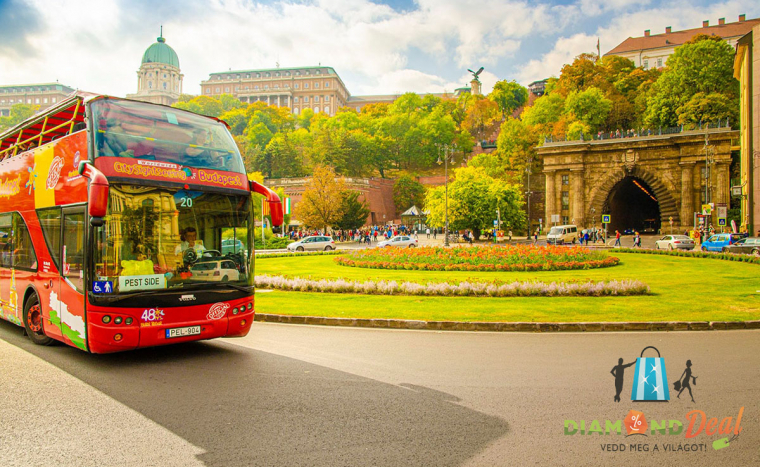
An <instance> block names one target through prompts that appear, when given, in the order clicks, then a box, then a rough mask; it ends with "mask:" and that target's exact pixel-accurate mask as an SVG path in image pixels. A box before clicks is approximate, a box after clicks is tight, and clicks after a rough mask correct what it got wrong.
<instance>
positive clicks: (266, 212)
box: [261, 200, 271, 216]
mask: <svg viewBox="0 0 760 467" xmlns="http://www.w3.org/2000/svg"><path fill="white" fill-rule="evenodd" d="M261 204H262V206H263V208H262V209H263V212H264V215H265V216H269V215H271V211H270V209H269V201H267V200H262V201H261Z"/></svg>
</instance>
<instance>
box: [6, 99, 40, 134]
mask: <svg viewBox="0 0 760 467" xmlns="http://www.w3.org/2000/svg"><path fill="white" fill-rule="evenodd" d="M39 110H40V106H39V105H27V104H13V105H12V106H11V113H10V115H8V116H7V117H0V132H2V131H5V130H7V129H9V128H12V127H14V126H16V125H18V124H19V123H21V122H23V121H24V120H26V119H27V118H29V117H31V116H32V115H34V114H35V113H37V111H39Z"/></svg>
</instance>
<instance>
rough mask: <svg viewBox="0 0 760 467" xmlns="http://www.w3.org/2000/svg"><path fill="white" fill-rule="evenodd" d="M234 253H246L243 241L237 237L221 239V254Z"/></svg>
mask: <svg viewBox="0 0 760 467" xmlns="http://www.w3.org/2000/svg"><path fill="white" fill-rule="evenodd" d="M234 253H247V251H246V249H245V245H243V242H242V241H241V240H239V239H237V238H229V239H227V240H222V255H229V254H234Z"/></svg>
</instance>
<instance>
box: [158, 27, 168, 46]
mask: <svg viewBox="0 0 760 467" xmlns="http://www.w3.org/2000/svg"><path fill="white" fill-rule="evenodd" d="M156 40H157V41H158V42H161V43H162V44H163V43H164V42H166V39H164V25H163V24H162V25H161V34H160V35H159V36H158V38H157V39H156Z"/></svg>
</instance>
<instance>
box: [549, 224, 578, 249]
mask: <svg viewBox="0 0 760 467" xmlns="http://www.w3.org/2000/svg"><path fill="white" fill-rule="evenodd" d="M576 241H578V227H576V226H574V225H557V226H554V227H552V228H551V229H550V230H549V233H548V234H547V235H546V244H547V245H562V244H563V243H575V242H576Z"/></svg>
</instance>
